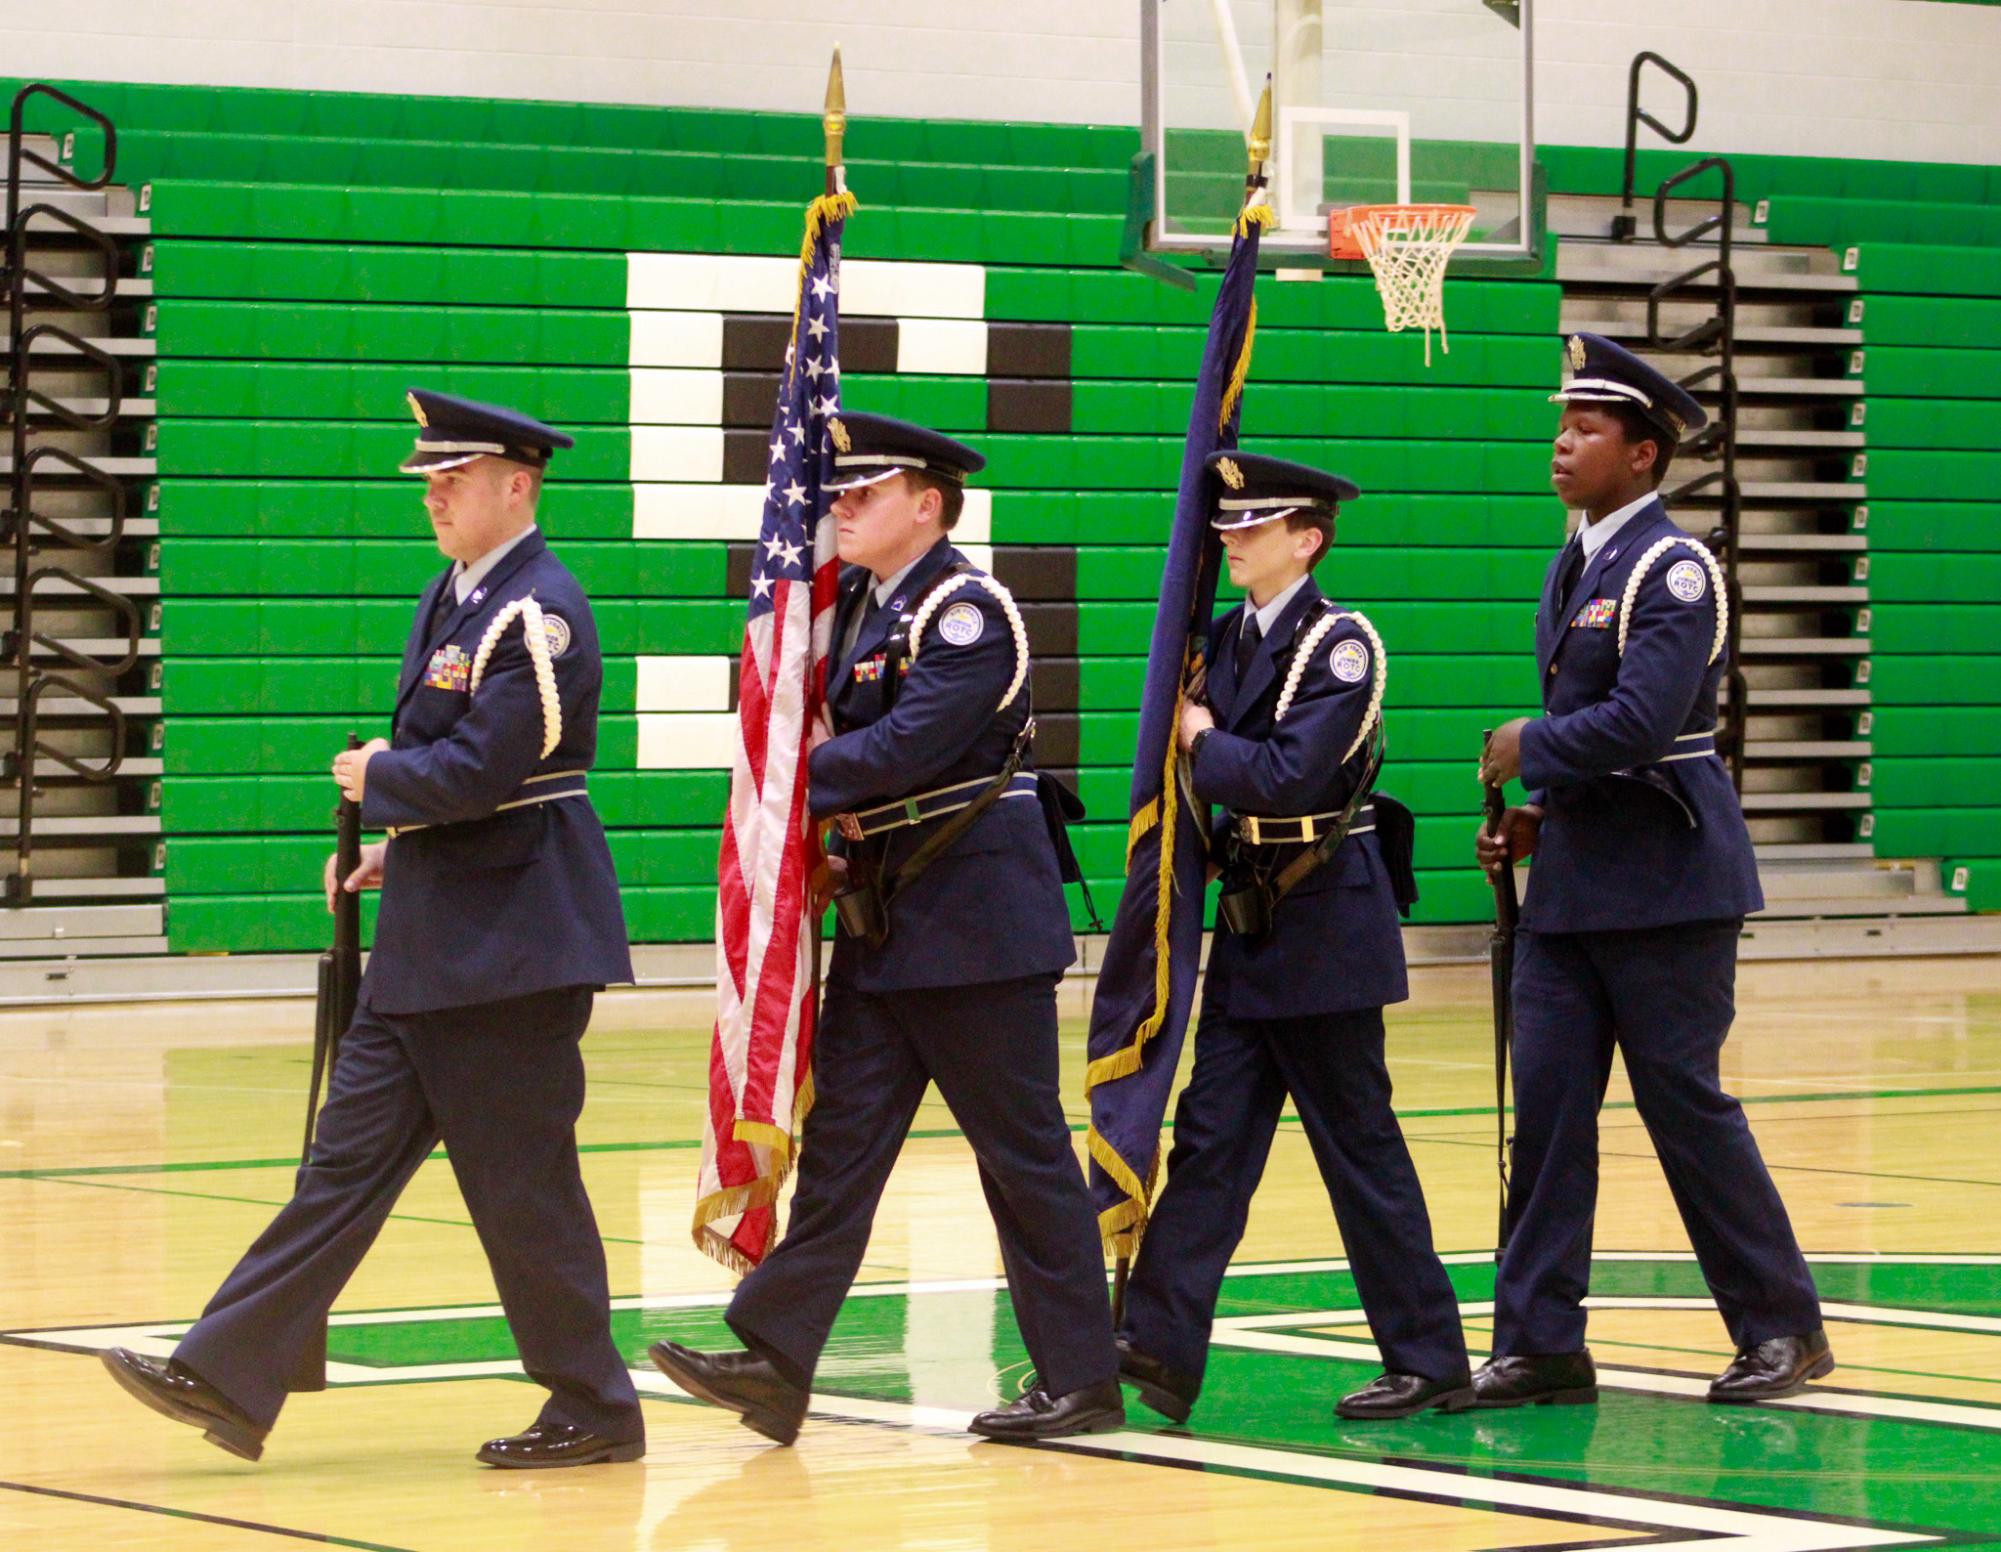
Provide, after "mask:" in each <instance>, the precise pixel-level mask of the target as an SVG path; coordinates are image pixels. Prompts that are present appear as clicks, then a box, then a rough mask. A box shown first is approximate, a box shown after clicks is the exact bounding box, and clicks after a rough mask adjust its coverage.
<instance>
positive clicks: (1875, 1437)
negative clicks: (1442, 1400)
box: [329, 1259, 2001, 1544]
mask: <svg viewBox="0 0 2001 1552" xmlns="http://www.w3.org/2000/svg"><path fill="white" fill-rule="evenodd" d="M1448 1272H1449V1275H1450V1276H1451V1279H1452V1282H1453V1285H1454V1288H1455V1289H1456V1290H1457V1292H1458V1293H1459V1295H1460V1297H1461V1298H1462V1300H1465V1301H1467V1302H1469V1303H1472V1302H1484V1301H1488V1300H1491V1298H1492V1296H1493V1275H1494V1274H1493V1268H1492V1266H1491V1264H1488V1263H1484V1262H1482V1263H1475V1264H1461V1265H1453V1266H1450V1267H1448ZM1814 1275H1815V1278H1816V1280H1817V1282H1818V1283H1819V1286H1820V1289H1821V1292H1822V1295H1823V1297H1825V1298H1826V1299H1827V1300H1829V1301H1830V1302H1839V1303H1849V1304H1858V1305H1875V1306H1879V1307H1882V1308H1884V1309H1886V1310H1887V1309H1912V1308H1919V1309H1924V1310H1927V1311H1932V1312H1936V1313H1940V1314H1946V1315H1952V1314H1959V1315H1985V1316H1996V1315H2001V1267H1997V1266H1993V1265H1971V1266H1970V1265H1963V1264H1952V1263H1911V1262H1896V1261H1884V1262H1880V1263H1870V1264H1857V1263H1852V1262H1842V1261H1832V1262H1819V1263H1815V1264H1814ZM1592 1288H1593V1292H1594V1293H1596V1294H1600V1295H1607V1296H1625V1297H1647V1296H1660V1297H1669V1298H1677V1297H1678V1298H1688V1297H1694V1298H1700V1297H1703V1296H1704V1292H1705V1290H1704V1285H1703V1282H1702V1274H1701V1271H1700V1269H1699V1268H1698V1267H1697V1266H1696V1265H1695V1264H1694V1263H1693V1262H1690V1261H1680V1260H1667V1259H1663V1260H1658V1261H1654V1260H1616V1261H1601V1262H1598V1263H1597V1264H1596V1265H1594V1267H1593V1273H1592ZM1356 1307H1357V1300H1356V1294H1355V1287H1354V1280H1353V1277H1352V1276H1351V1275H1350V1274H1349V1273H1348V1272H1346V1271H1340V1270H1332V1271H1329V1270H1302V1271H1297V1272H1293V1271H1273V1272H1268V1273H1255V1274H1254V1271H1253V1269H1249V1268H1246V1269H1243V1270H1241V1271H1239V1272H1234V1273H1233V1274H1232V1275H1231V1276H1230V1277H1229V1278H1228V1279H1227V1281H1226V1283H1225V1286H1224V1291H1223V1298H1222V1302H1221V1305H1220V1307H1219V1310H1218V1313H1219V1315H1221V1316H1224V1317H1232V1316H1238V1317H1241V1316H1250V1317H1258V1316H1293V1315H1297V1314H1302V1313H1310V1312H1315V1311H1323V1310H1324V1311H1341V1310H1353V1309H1355V1308H1356ZM722 1314H723V1312H722V1309H721V1307H720V1306H719V1305H714V1304H708V1305H701V1306H696V1307H679V1308H658V1307H654V1308H643V1309H625V1310H618V1311H615V1312H614V1315H613V1334H614V1337H615V1339H616V1340H617V1342H618V1343H619V1346H620V1349H621V1350H622V1351H623V1352H624V1353H625V1355H626V1357H627V1359H628V1361H630V1362H631V1363H633V1364H634V1365H635V1366H636V1367H644V1366H645V1363H646V1359H645V1348H646V1346H647V1344H648V1343H650V1342H652V1341H655V1340H658V1339H660V1338H662V1337H669V1338H672V1339H674V1340H676V1341H681V1342H685V1343H687V1344H689V1345H691V1346H695V1347H720V1348H729V1347H733V1346H734V1345H735V1343H734V1339H733V1338H732V1337H731V1335H730V1333H729V1331H728V1329H727V1327H726V1326H725V1325H724V1323H723V1319H722ZM1252 1324H1253V1325H1255V1320H1253V1322H1252ZM1355 1332H1356V1334H1357V1335H1358V1336H1361V1337H1365V1336H1366V1331H1365V1329H1364V1328H1360V1327H1357V1328H1355ZM1719 1333H1720V1325H1719ZM1837 1341H1838V1338H1837ZM1995 1342H1996V1348H1995V1355H1996V1372H1997V1373H2001V1336H1997V1337H1996V1338H1995ZM1226 1343H1227V1337H1225V1338H1224V1342H1223V1343H1222V1344H1219V1345H1218V1346H1217V1347H1216V1349H1215V1350H1214V1351H1213V1353H1212V1356H1211V1361H1210V1365H1209V1371H1208V1374H1207V1376H1206V1380H1205V1386H1204V1392H1203V1398H1202V1402H1201V1404H1200V1406H1199V1407H1198V1409H1197V1411H1196V1414H1195V1416H1194V1418H1193V1419H1192V1421H1191V1425H1190V1428H1191V1431H1192V1432H1193V1434H1194V1435H1195V1436H1196V1437H1198V1438H1199V1439H1201V1440H1204V1441H1221V1442H1227V1443H1229V1444H1235V1445H1247V1446H1255V1447H1258V1448H1260V1449H1266V1450H1275V1451H1282V1452H1286V1453H1288V1454H1291V1455H1303V1456H1312V1457H1319V1458H1333V1459H1340V1460H1349V1461H1358V1462H1378V1463H1381V1462H1396V1463H1400V1464H1402V1465H1406V1466H1410V1465H1416V1466H1426V1467H1430V1468H1432V1469H1435V1470H1436V1471H1438V1472H1439V1473H1440V1482H1439V1486H1438V1492H1439V1493H1440V1494H1441V1495H1444V1496H1448V1497H1455V1498H1477V1497H1478V1496H1479V1493H1478V1489H1477V1485H1476V1484H1477V1479H1479V1478H1481V1477H1486V1476H1493V1475H1496V1474H1502V1473H1505V1474H1508V1475H1511V1476H1516V1477H1519V1476H1523V1475H1527V1476H1530V1477H1533V1478H1537V1479H1542V1480H1549V1481H1557V1482H1564V1483H1575V1484H1578V1485H1584V1486H1590V1487H1594V1488H1600V1489H1607V1490H1612V1491H1620V1492H1632V1493H1648V1494H1666V1495H1671V1496H1673V1497H1675V1498H1677V1499H1684V1500H1693V1501H1699V1502H1704V1503H1712V1504H1728V1505H1733V1506H1737V1507H1752V1508H1760V1509H1768V1510H1774V1511H1782V1512H1798V1513H1808V1514H1814V1515H1828V1516H1839V1517H1844V1518H1853V1519H1857V1520H1860V1521H1862V1522H1864V1523H1868V1524H1871V1525H1888V1526H1899V1527H1906V1528H1914V1529H1915V1528H1920V1527H1922V1528H1923V1529H1925V1530H1927V1531H1931V1532H1934V1533H1940V1534H1945V1535H1948V1536H1949V1537H1951V1539H1952V1540H1954V1541H1955V1542H1958V1543H1959V1544H1965V1538H1967V1537H1968V1536H1971V1535H1975V1534H1977V1533H1981V1532H1992V1531H1993V1529H1994V1528H1995V1527H1996V1526H1997V1525H2001V1430H1983V1429H1979V1428H1972V1427H1961V1426H1950V1425H1945V1424H1939V1423H1931V1422H1917V1421H1911V1420H1907V1419H1902V1418H1897V1417H1884V1416H1869V1417H1857V1416H1846V1415H1839V1414H1835V1413H1829V1412H1814V1411H1805V1410H1793V1409H1778V1408H1766V1409H1760V1408H1745V1409H1722V1408H1713V1407H1708V1406H1705V1405H1703V1404H1701V1403H1700V1402H1695V1401H1688V1400H1683V1399H1680V1398H1675V1397H1667V1396H1656V1395H1649V1394H1640V1393H1633V1392H1626V1391H1616V1390H1607V1391H1606V1392H1605V1393H1604V1396H1603V1399H1602V1400H1601V1402H1600V1404H1599V1405H1598V1406H1596V1407H1564V1408H1548V1407H1544V1408H1529V1409H1524V1410H1521V1411H1513V1412H1507V1413H1463V1414H1459V1415H1456V1416H1452V1417H1438V1416H1426V1417H1419V1418H1413V1419H1409V1420H1406V1421H1402V1422H1394V1423H1370V1424H1347V1423H1341V1422H1338V1421H1336V1420H1335V1419H1334V1418H1333V1417H1332V1415H1331V1405H1332V1402H1333V1400H1334V1399H1335V1397H1337V1396H1338V1395H1340V1394H1341V1393H1342V1392H1343V1391H1345V1390H1346V1389H1349V1388H1352V1387H1353V1386H1354V1385H1357V1384H1359V1383H1361V1382H1362V1381H1363V1380H1365V1379H1367V1378H1368V1377H1369V1376H1370V1375H1372V1374H1373V1373H1374V1372H1375V1371H1376V1367H1377V1366H1376V1365H1375V1363H1374V1362H1373V1361H1368V1360H1364V1359H1361V1358H1357V1357H1351V1356H1349V1355H1347V1354H1345V1353H1338V1352H1337V1353H1331V1354H1329V1355H1328V1356H1325V1357H1319V1356H1311V1357H1309V1356H1302V1355H1296V1354H1279V1353H1267V1352H1259V1351H1251V1350H1245V1349H1240V1348H1232V1347H1230V1346H1228V1345H1225V1344H1226ZM329 1356H330V1357H331V1358H333V1359H334V1360H335V1361H337V1362H345V1363H349V1364H357V1365H364V1366H368V1367H371V1368H375V1369H378V1370H381V1371H383V1377H384V1378H385V1379H390V1378H393V1377H394V1375H395V1371H396V1370H397V1369H399V1368H407V1367H412V1366H417V1365H425V1366H431V1365H449V1364H474V1363H491V1362H496V1361H505V1360H507V1359H509V1358H511V1357H513V1356H514V1348H513V1344H512V1341H511V1340H510V1338H509V1336H508V1332H507V1326H506V1323H505V1321H504V1320H503V1319H501V1318H500V1317H499V1316H497V1315H495V1314H493V1313H491V1312H483V1313H480V1314H475V1315H463V1314H459V1313H455V1312H452V1311H436V1312H426V1313H425V1314H423V1315H420V1316H413V1317H412V1318H410V1319H407V1320H382V1319H379V1318H377V1319H372V1320H371V1321H370V1322H369V1323H367V1324H363V1325H344V1324H341V1323H340V1322H339V1320H338V1318H337V1319H336V1323H335V1325H334V1328H333V1331H332V1334H331V1347H330V1354H329ZM1026 1361H1027V1359H1026V1354H1025V1352H1024V1351H1023V1348H1022V1345H1021V1341H1020V1338H1019V1335H1018V1334H1017V1331H1016V1328H1015V1325H1014V1321H1013V1315H1012V1309H1011V1306H1010V1304H1009V1302H1008V1296H1007V1294H1006V1292H1005V1291H1004V1290H1001V1291H993V1290H989V1289H986V1288H977V1289H972V1290H960V1289H944V1290H940V1291H925V1292H921V1293H918V1294H915V1295H905V1294H903V1293H901V1292H889V1291H882V1292H878V1293H876V1294H875V1295H874V1296H869V1297H860V1298H852V1299H850V1300H849V1301H848V1303H847V1304H846V1305H845V1306H844V1307H843V1309H842V1313H841V1316H840V1319H839V1321H838V1322H837V1323H836V1325H835V1328H834V1334H833V1338H832V1340H831V1342H830V1343H829V1346H828V1349H827V1352H826V1355H825V1357H824V1358H823V1360H822V1364H821V1368H820V1373H819V1376H818V1378H817V1380H816V1386H815V1388H816V1390H817V1391H818V1392H820V1393H822V1394H825V1395H831V1396H838V1397H847V1398H852V1399H855V1400H857V1401H861V1402H876V1403H899V1404H904V1405H917V1406H933V1407H953V1406H957V1407H961V1408H963V1409H964V1410H966V1411H972V1410H974V1409H976V1408H977V1407H979V1406H981V1405H984V1404H987V1403H988V1401H989V1398H990V1397H991V1395H992V1393H993V1384H994V1376H996V1375H1002V1374H1013V1375H1019V1373H1020V1372H1021V1370H1022V1369H1023V1367H1024V1365H1025V1364H1026ZM1850 1377H1851V1378H1853V1376H1852V1375H1851V1376H1850ZM1976 1405H1977V1403H1976ZM1131 1426H1132V1428H1134V1429H1135V1430H1137V1431H1139V1432H1142V1433H1147V1432H1156V1431H1162V1429H1163V1428H1164V1425H1160V1424H1158V1423H1157V1421H1156V1420H1154V1419H1153V1418H1152V1415H1151V1414H1150V1413H1146V1412H1145V1411H1144V1410H1143V1409H1141V1408H1138V1407H1137V1406H1135V1407H1134V1408H1133V1410H1132V1415H1131ZM1166 1437H1169V1438H1173V1439H1180V1438H1182V1437H1183V1435H1181V1434H1180V1433H1178V1432H1177V1433H1174V1434H1169V1435H1166ZM1281 1474H1282V1471H1281ZM1469 1475H1470V1476H1471V1477H1472V1478H1473V1479H1475V1481H1474V1482H1469V1481H1468V1480H1467V1478H1468V1476H1469Z"/></svg>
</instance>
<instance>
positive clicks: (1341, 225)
mask: <svg viewBox="0 0 2001 1552" xmlns="http://www.w3.org/2000/svg"><path fill="white" fill-rule="evenodd" d="M1389 212H1395V213H1396V214H1397V215H1400V216H1413V217H1419V218H1422V217H1427V216H1428V217H1431V218H1433V219H1438V218H1441V217H1447V216H1454V217H1456V216H1465V217H1468V218H1469V219H1470V218H1471V217H1472V216H1473V214H1474V209H1473V207H1472V206H1471V205H1438V204H1415V203H1414V204H1409V205H1395V204H1390V205H1348V206H1345V207H1344V208H1342V209H1338V210H1330V211H1328V212H1327V256H1328V257H1329V258H1330V259H1360V258H1363V257H1365V255H1364V254H1363V252H1362V248H1361V244H1360V243H1358V242H1357V241H1356V240H1355V236H1354V232H1355V228H1356V227H1357V226H1359V225H1361V224H1362V223H1363V222H1365V221H1367V220H1369V219H1371V218H1372V217H1375V216H1377V215H1380V214H1386V213H1389Z"/></svg>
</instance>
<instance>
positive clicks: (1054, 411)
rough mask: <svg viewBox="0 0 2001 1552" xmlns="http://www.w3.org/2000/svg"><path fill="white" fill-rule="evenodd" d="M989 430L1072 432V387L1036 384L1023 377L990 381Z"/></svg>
mask: <svg viewBox="0 0 2001 1552" xmlns="http://www.w3.org/2000/svg"><path fill="white" fill-rule="evenodd" d="M987 429H988V430H989V431H1051V432H1064V431H1068V430H1069V429H1070V385H1069V383H1067V382H1032V381H1030V380H1028V379H1027V378H1021V377H1012V378H1009V377H994V378H989V379H988V381H987Z"/></svg>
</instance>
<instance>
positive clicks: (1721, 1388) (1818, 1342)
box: [1709, 1326, 1834, 1405]
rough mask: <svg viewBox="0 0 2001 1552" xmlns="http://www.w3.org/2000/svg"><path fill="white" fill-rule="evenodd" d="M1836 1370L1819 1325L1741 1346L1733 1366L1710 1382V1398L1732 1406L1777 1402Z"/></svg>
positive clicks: (1825, 1338)
mask: <svg viewBox="0 0 2001 1552" xmlns="http://www.w3.org/2000/svg"><path fill="white" fill-rule="evenodd" d="M1833 1370H1834V1353H1833V1352H1832V1350H1830V1349H1829V1347H1828V1345H1827V1332H1826V1331H1825V1330H1823V1329H1821V1328H1820V1327H1818V1326H1816V1327H1815V1328H1814V1329H1813V1330H1811V1331H1809V1332H1807V1333H1806V1335H1804V1336H1775V1337H1773V1338H1772V1339H1771V1340H1770V1341H1769V1342H1760V1343H1759V1344H1758V1345H1757V1346H1756V1347H1741V1348H1739V1349H1738V1350H1737V1356H1736V1358H1735V1359H1733V1360H1732V1361H1731V1364H1730V1367H1729V1368H1727V1369H1725V1370H1724V1371H1723V1372H1722V1373H1721V1374H1719V1375H1717V1377H1716V1379H1715V1381H1714V1383H1712V1384H1711V1385H1710V1387H1709V1399H1710V1400H1711V1401H1717V1402H1723V1403H1726V1404H1731V1405H1742V1404H1744V1403H1747V1402H1752V1401H1776V1400H1777V1399H1778V1398H1779V1397H1780V1396H1790V1395H1793V1394H1795V1393H1797V1392H1798V1391H1800V1390H1803V1389H1804V1388H1805V1387H1806V1382H1807V1381H1808V1380H1817V1379H1819V1378H1820V1377H1821V1376H1822V1375H1823V1374H1829V1373H1832V1372H1833Z"/></svg>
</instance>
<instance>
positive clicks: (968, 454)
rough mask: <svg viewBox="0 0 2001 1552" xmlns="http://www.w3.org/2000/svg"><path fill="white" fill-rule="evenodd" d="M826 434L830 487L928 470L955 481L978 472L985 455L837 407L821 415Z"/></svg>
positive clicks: (854, 486)
mask: <svg viewBox="0 0 2001 1552" xmlns="http://www.w3.org/2000/svg"><path fill="white" fill-rule="evenodd" d="M827 437H828V439H829V440H830V441H831V442H832V443H833V444H834V478H833V480H832V482H831V483H830V484H828V485H827V487H826V488H827V489H828V490H830V491H838V490H855V489H858V488H859V487H861V486H863V485H873V484H875V483H876V482H877V481H879V480H886V479H888V478H889V477H890V476H891V475H892V474H907V473H918V474H929V475H932V476H935V477H936V478H938V479H942V480H951V481H952V482H953V483H955V484H959V485H963V484H965V483H966V476H967V475H969V474H978V473H979V472H980V470H982V469H984V468H985V467H986V466H987V460H986V458H985V457H984V456H983V455H981V454H979V453H976V452H974V451H973V449H972V448H970V447H968V446H966V444H965V443H964V442H955V441H953V440H952V439H951V438H950V437H948V436H943V435H941V434H939V433H938V432H936V431H930V430H927V429H926V428H925V427H923V426H913V425H912V424H911V423H910V422H909V421H907V420H892V419H890V417H889V416H887V415H851V414H849V413H848V412H847V411H846V410H842V411H841V412H840V413H839V414H837V415H830V416H829V417H828V418H827Z"/></svg>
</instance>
